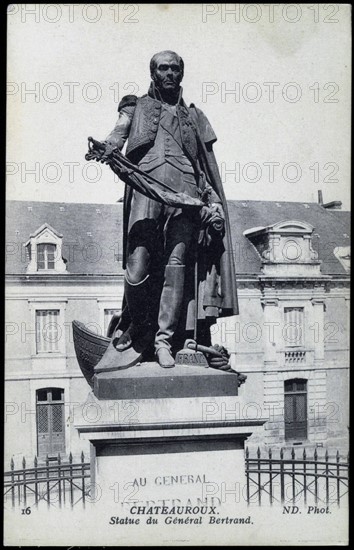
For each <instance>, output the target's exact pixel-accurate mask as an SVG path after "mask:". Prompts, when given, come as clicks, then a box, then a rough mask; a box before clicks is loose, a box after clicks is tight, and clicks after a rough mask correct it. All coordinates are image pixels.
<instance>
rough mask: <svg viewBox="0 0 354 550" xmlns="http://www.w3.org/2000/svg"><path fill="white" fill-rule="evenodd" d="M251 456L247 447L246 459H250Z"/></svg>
mask: <svg viewBox="0 0 354 550" xmlns="http://www.w3.org/2000/svg"><path fill="white" fill-rule="evenodd" d="M249 455H250V452H249V449H248V447H246V458H248V457H249Z"/></svg>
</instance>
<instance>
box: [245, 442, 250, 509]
mask: <svg viewBox="0 0 354 550" xmlns="http://www.w3.org/2000/svg"><path fill="white" fill-rule="evenodd" d="M249 456H250V452H249V449H248V447H246V495H247V506H248V505H249V503H250V477H249V476H250V472H249Z"/></svg>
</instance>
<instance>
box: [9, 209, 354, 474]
mask: <svg viewBox="0 0 354 550" xmlns="http://www.w3.org/2000/svg"><path fill="white" fill-rule="evenodd" d="M229 213H230V218H231V227H232V228H233V251H232V253H233V255H234V259H235V264H236V272H237V279H238V288H239V301H240V315H238V316H237V317H230V318H227V319H221V320H219V321H218V323H217V324H216V325H214V327H212V337H213V341H214V342H215V343H221V344H223V345H225V346H226V347H227V348H228V349H229V351H230V352H231V365H232V367H233V368H235V369H236V370H238V371H240V372H242V373H244V374H246V375H247V381H246V383H245V384H243V385H242V386H241V388H240V390H239V397H240V400H239V401H240V403H242V407H243V410H242V416H243V417H247V416H248V415H249V416H250V417H251V416H252V417H255V416H257V415H259V416H260V417H261V416H262V417H266V418H267V422H266V423H265V425H264V427H263V428H262V430H260V431H259V432H258V433H255V434H254V436H253V437H252V438H251V439H250V445H251V446H252V444H254V445H257V446H258V445H261V446H265V447H271V448H275V447H287V446H293V445H301V446H303V447H306V448H313V447H316V446H324V447H329V448H340V449H341V450H343V452H345V450H346V448H347V439H348V410H349V403H348V377H349V298H350V295H349V277H350V275H349V271H350V267H349V266H350V248H349V227H350V219H349V213H348V212H343V211H341V210H339V209H338V204H337V203H334V204H331V205H323V204H316V203H308V204H305V203H290V202H280V203H275V202H262V201H243V202H242V201H229ZM6 229H7V237H6V310H5V313H6V319H5V331H6V334H5V340H6V347H5V359H6V360H5V401H6V403H5V442H6V443H5V468H6V467H7V465H8V463H9V460H10V459H11V458H13V459H14V461H15V463H18V460H22V457H23V456H25V457H26V458H28V459H33V457H34V456H38V458H39V460H42V459H44V458H45V457H46V456H47V455H48V456H50V457H55V456H57V454H58V453H61V455H62V456H67V455H68V454H69V453H72V455H73V456H74V457H79V455H80V453H81V451H84V452H85V453H88V450H89V449H88V447H87V446H86V447H85V442H83V441H80V440H79V437H78V433H77V430H76V428H75V407H76V406H78V405H81V406H82V404H83V403H86V402H88V401H87V400H88V399H89V394H90V388H89V386H88V385H87V383H86V381H85V379H84V378H83V376H82V374H81V371H80V369H79V366H78V364H77V361H76V356H75V351H74V345H73V336H72V321H73V320H74V319H78V320H80V321H82V322H83V323H84V324H85V325H86V327H87V328H88V329H90V330H92V331H93V332H96V333H98V334H102V335H104V334H106V330H107V327H108V323H109V320H110V318H111V316H112V315H113V314H114V313H115V312H116V311H119V310H120V307H121V301H122V295H123V276H124V273H123V270H122V265H121V259H122V204H120V203H117V204H111V205H108V204H75V203H65V204H60V203H44V202H22V201H10V202H8V204H7V224H6ZM233 412H235V414H239V412H240V411H237V409H236V408H235V411H224V412H223V413H222V414H224V415H225V416H226V415H229V416H230V414H231V415H232V414H233Z"/></svg>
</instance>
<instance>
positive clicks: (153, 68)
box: [150, 50, 184, 74]
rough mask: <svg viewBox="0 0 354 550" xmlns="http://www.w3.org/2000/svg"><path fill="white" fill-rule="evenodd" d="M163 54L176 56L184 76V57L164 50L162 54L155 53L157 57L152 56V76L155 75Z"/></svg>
mask: <svg viewBox="0 0 354 550" xmlns="http://www.w3.org/2000/svg"><path fill="white" fill-rule="evenodd" d="M163 53H168V54H170V55H174V56H175V57H176V58H177V60H178V63H179V66H180V68H181V71H182V74H183V72H184V61H183V59H182V57H181V56H180V55H178V53H176V52H173V51H171V50H163V51H162V52H158V53H155V55H153V56H152V58H151V61H150V73H151V74H153V73H154V71H155V69H156V67H157V58H158V57H159V56H160V55H161V54H163Z"/></svg>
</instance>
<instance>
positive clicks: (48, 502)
mask: <svg viewBox="0 0 354 550" xmlns="http://www.w3.org/2000/svg"><path fill="white" fill-rule="evenodd" d="M45 465H46V474H47V506H48V508H49V506H50V483H49V456H48V455H47V456H46V459H45Z"/></svg>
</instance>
